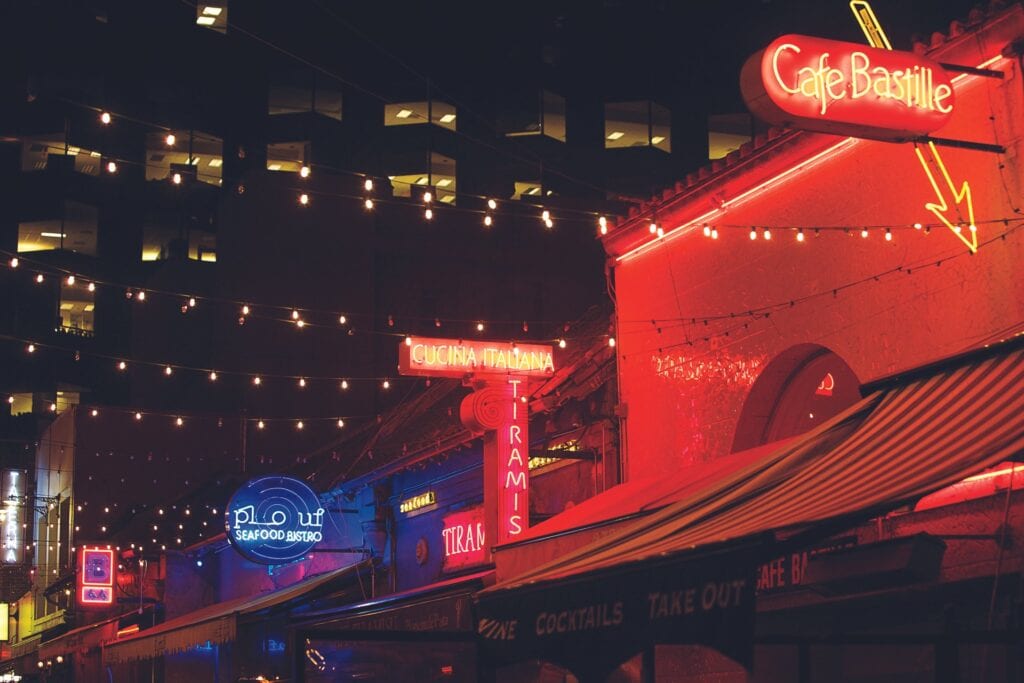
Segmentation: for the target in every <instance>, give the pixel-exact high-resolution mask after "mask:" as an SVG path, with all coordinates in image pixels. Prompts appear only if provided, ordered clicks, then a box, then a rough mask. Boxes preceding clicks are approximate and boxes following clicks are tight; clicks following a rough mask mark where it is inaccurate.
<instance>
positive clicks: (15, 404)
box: [10, 393, 32, 415]
mask: <svg viewBox="0 0 1024 683" xmlns="http://www.w3.org/2000/svg"><path fill="white" fill-rule="evenodd" d="M11 397H12V398H13V399H14V400H13V401H12V402H11V404H10V406H11V415H27V414H28V413H31V412H32V394H30V393H18V394H11Z"/></svg>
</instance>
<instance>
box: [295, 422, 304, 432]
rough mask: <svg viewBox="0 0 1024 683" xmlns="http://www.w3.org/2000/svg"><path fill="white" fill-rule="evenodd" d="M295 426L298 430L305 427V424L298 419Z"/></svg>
mask: <svg viewBox="0 0 1024 683" xmlns="http://www.w3.org/2000/svg"><path fill="white" fill-rule="evenodd" d="M295 428H296V429H298V430H302V429H305V428H306V425H305V424H303V423H302V420H299V421H298V422H297V423H295Z"/></svg>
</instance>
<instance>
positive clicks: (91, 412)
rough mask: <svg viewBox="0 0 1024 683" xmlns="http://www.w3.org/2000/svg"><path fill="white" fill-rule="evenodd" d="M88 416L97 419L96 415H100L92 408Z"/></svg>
mask: <svg viewBox="0 0 1024 683" xmlns="http://www.w3.org/2000/svg"><path fill="white" fill-rule="evenodd" d="M89 414H90V415H92V416H93V417H97V416H98V415H99V414H100V411H98V410H96V409H95V408H93V409H92V410H91V411H90V412H89Z"/></svg>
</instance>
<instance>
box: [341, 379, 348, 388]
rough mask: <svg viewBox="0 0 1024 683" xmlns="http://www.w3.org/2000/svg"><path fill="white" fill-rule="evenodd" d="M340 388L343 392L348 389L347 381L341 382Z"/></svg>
mask: <svg viewBox="0 0 1024 683" xmlns="http://www.w3.org/2000/svg"><path fill="white" fill-rule="evenodd" d="M341 388H342V390H343V391H344V390H347V389H348V380H347V379H343V380H341Z"/></svg>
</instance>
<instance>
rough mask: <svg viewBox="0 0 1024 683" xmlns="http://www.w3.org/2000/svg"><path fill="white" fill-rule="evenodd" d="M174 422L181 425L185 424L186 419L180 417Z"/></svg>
mask: <svg viewBox="0 0 1024 683" xmlns="http://www.w3.org/2000/svg"><path fill="white" fill-rule="evenodd" d="M174 424H176V425H177V426H179V427H180V426H181V425H183V424H185V421H184V420H182V419H181V418H180V417H179V418H177V419H176V420H174Z"/></svg>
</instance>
